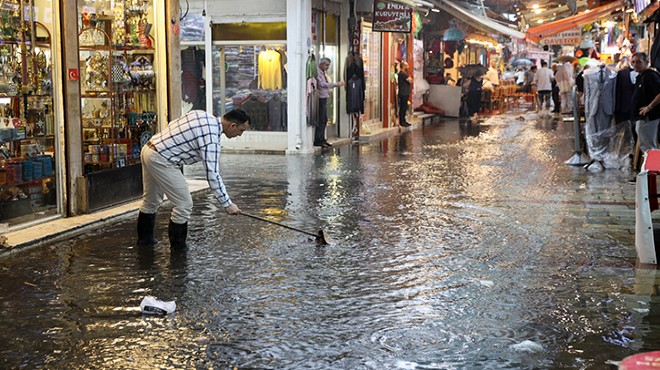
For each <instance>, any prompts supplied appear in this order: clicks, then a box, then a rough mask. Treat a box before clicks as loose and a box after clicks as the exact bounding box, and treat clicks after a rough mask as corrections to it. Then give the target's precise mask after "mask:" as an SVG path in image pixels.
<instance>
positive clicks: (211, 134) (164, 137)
mask: <svg viewBox="0 0 660 370" xmlns="http://www.w3.org/2000/svg"><path fill="white" fill-rule="evenodd" d="M249 126H250V117H249V116H248V114H247V113H246V112H245V111H244V110H242V109H234V110H232V111H230V112H228V113H226V114H225V115H223V116H222V117H221V118H220V119H218V118H216V117H215V116H213V115H212V114H209V113H206V112H205V111H201V110H193V111H190V112H188V113H186V114H185V115H183V116H182V117H181V118H178V119H176V120H174V121H172V122H170V124H169V125H168V126H167V127H166V128H165V129H164V130H163V131H161V132H159V133H157V134H155V135H154V136H152V137H151V139H150V140H149V141H148V142H147V144H146V145H144V146H143V147H142V152H141V154H140V158H141V160H142V186H143V187H144V190H143V193H142V205H140V213H139V215H138V222H137V233H138V245H154V244H156V243H158V241H157V240H156V239H155V238H154V229H155V226H156V211H157V210H158V207H160V205H161V203H162V202H163V195H167V199H169V200H170V202H172V204H173V205H174V207H173V209H172V214H171V216H170V222H169V227H168V236H169V239H170V246H171V247H172V248H173V249H175V250H181V249H185V248H186V237H187V235H188V219H189V218H190V214H191V213H192V207H193V201H192V196H191V194H190V191H189V190H188V183H187V182H186V179H185V177H184V176H183V173H182V172H181V167H182V165H184V164H193V163H196V162H202V163H203V164H204V167H205V169H206V180H207V181H208V183H209V187H210V188H211V191H212V192H213V195H214V196H215V198H216V199H217V200H218V202H219V203H220V205H221V206H222V207H224V209H225V212H226V213H227V214H230V215H237V214H239V213H241V210H240V209H239V208H238V206H237V205H236V204H234V203H232V201H231V199H230V198H229V194H227V191H226V190H225V185H224V183H223V182H222V178H221V177H220V173H219V170H218V156H219V154H220V134H223V133H224V134H225V136H226V137H227V138H229V139H231V138H233V137H237V136H241V135H242V134H243V132H244V131H245V130H247V129H248V127H249Z"/></svg>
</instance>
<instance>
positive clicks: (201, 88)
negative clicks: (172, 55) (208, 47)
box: [181, 45, 206, 113]
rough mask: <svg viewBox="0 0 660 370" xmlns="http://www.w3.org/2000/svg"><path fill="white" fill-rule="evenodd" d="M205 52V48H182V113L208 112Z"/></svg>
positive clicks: (188, 46) (186, 46) (187, 46)
mask: <svg viewBox="0 0 660 370" xmlns="http://www.w3.org/2000/svg"><path fill="white" fill-rule="evenodd" d="M204 60H205V50H204V47H203V46H197V45H182V46H181V100H182V101H181V112H182V113H187V112H190V111H191V110H206V80H205V79H204V76H205V73H204V70H205V66H204Z"/></svg>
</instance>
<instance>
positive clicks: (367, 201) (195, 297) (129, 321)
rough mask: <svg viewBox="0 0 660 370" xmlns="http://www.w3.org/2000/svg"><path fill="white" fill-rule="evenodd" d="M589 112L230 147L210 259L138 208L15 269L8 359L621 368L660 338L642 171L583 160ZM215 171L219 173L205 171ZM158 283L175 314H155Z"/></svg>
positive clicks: (197, 218)
mask: <svg viewBox="0 0 660 370" xmlns="http://www.w3.org/2000/svg"><path fill="white" fill-rule="evenodd" d="M573 151H574V148H573V127H572V123H571V122H566V123H564V122H559V123H557V122H543V123H541V122H534V121H530V120H529V119H527V120H524V121H523V120H518V119H515V117H514V116H501V117H499V118H497V119H495V120H493V121H491V122H484V123H482V124H466V123H459V122H458V121H457V120H451V119H450V120H446V121H444V122H442V123H439V124H427V125H425V126H424V127H419V128H417V129H415V130H412V131H406V132H403V133H401V134H400V135H398V136H391V137H385V138H383V139H381V140H375V141H372V142H371V143H369V144H361V145H357V144H347V145H342V146H336V147H335V148H332V149H330V150H324V152H323V153H322V154H320V155H314V156H311V155H310V156H283V155H257V154H249V155H246V154H223V155H222V159H221V166H222V173H223V178H224V180H225V183H226V185H227V189H228V191H229V194H230V195H231V196H232V200H233V201H234V202H235V203H236V204H237V205H238V206H239V207H241V209H242V210H244V211H245V212H250V213H254V214H257V215H259V216H262V217H267V218H269V219H271V220H274V221H277V222H281V223H284V224H287V225H291V226H293V227H296V228H300V229H303V230H309V231H310V232H316V231H317V230H318V229H319V228H322V229H324V230H325V231H327V232H328V233H329V234H330V236H331V237H332V239H333V240H334V243H333V244H332V245H329V246H317V245H316V244H315V242H314V241H313V240H310V238H309V237H308V236H307V235H305V234H302V233H297V232H295V231H292V230H288V229H285V228H282V227H278V226H276V225H272V224H269V223H266V222H261V221H258V220H254V219H251V218H248V217H245V216H233V217H232V216H228V215H226V214H225V213H224V211H223V210H222V209H221V208H220V206H219V205H218V204H217V202H216V201H215V200H214V199H213V197H212V196H211V195H210V194H206V195H201V196H198V197H196V199H195V208H194V212H193V216H192V219H191V221H190V226H189V228H190V231H189V241H188V244H189V246H190V249H189V251H188V252H185V253H172V252H170V248H169V244H168V242H167V236H166V235H167V222H168V214H169V211H170V209H169V208H168V207H163V208H161V210H160V211H159V214H158V224H157V228H158V231H157V234H158V236H159V238H160V240H161V241H162V242H161V243H160V244H159V245H157V246H156V247H155V248H138V247H136V246H135V235H134V229H135V225H134V222H133V221H132V220H130V221H125V222H119V223H114V224H112V225H110V226H108V227H107V228H104V229H99V230H96V231H95V232H93V233H90V234H88V235H85V236H82V237H78V238H76V239H73V240H70V241H67V242H63V243H59V244H56V245H50V246H46V247H38V248H35V249H31V250H25V251H21V252H19V253H16V254H13V255H10V256H8V257H5V258H4V259H0V302H1V306H0V307H1V308H0V315H1V316H0V317H1V320H0V343H2V346H0V367H2V368H26V369H34V368H48V369H98V368H107V369H153V368H214V369H234V368H236V369H350V370H357V369H374V370H381V369H616V366H614V365H611V361H620V360H622V359H623V358H624V357H626V356H629V355H632V354H635V353H638V352H644V351H650V350H657V349H659V348H660V301H659V300H658V294H657V293H658V286H659V282H660V278H659V277H658V276H659V275H658V274H657V272H656V270H648V269H646V270H644V269H636V268H635V258H636V253H635V246H634V243H635V241H634V239H635V238H634V227H635V213H634V209H635V204H634V195H635V187H634V185H630V184H628V183H627V179H628V176H629V174H628V171H627V170H615V169H608V170H605V171H601V172H597V171H585V170H584V169H583V168H581V167H570V166H566V165H564V163H563V162H564V161H565V160H567V159H568V158H569V157H570V156H571V155H572V154H573ZM196 173H198V177H199V178H200V179H202V178H203V172H202V171H201V170H199V171H197V172H196ZM145 295H153V296H156V297H158V298H160V299H163V300H174V301H176V304H177V309H176V312H175V313H174V314H172V315H168V316H165V317H154V316H145V315H142V314H141V313H140V310H139V304H140V301H141V300H142V298H143V297H144V296H145Z"/></svg>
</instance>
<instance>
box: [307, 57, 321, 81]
mask: <svg viewBox="0 0 660 370" xmlns="http://www.w3.org/2000/svg"><path fill="white" fill-rule="evenodd" d="M317 74H318V63H316V57H315V56H314V53H310V54H309V56H308V57H307V64H306V65H305V78H307V79H309V78H310V77H314V78H316V76H317Z"/></svg>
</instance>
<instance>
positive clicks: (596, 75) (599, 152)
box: [584, 65, 616, 161]
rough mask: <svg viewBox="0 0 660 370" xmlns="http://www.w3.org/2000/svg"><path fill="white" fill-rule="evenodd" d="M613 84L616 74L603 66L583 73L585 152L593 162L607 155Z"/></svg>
mask: <svg viewBox="0 0 660 370" xmlns="http://www.w3.org/2000/svg"><path fill="white" fill-rule="evenodd" d="M615 82H616V72H614V71H611V70H609V69H607V68H605V66H604V65H602V66H600V67H599V68H592V69H590V70H587V71H586V72H585V73H584V113H585V114H584V115H585V118H586V122H585V126H584V132H585V139H586V142H587V150H588V152H589V155H590V156H591V159H594V160H601V161H602V160H605V159H606V155H607V154H608V153H607V148H608V144H609V139H610V138H609V136H608V134H607V130H609V129H610V127H612V118H613V115H614V105H615V104H614V97H615V94H614V86H615V85H614V84H615Z"/></svg>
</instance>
